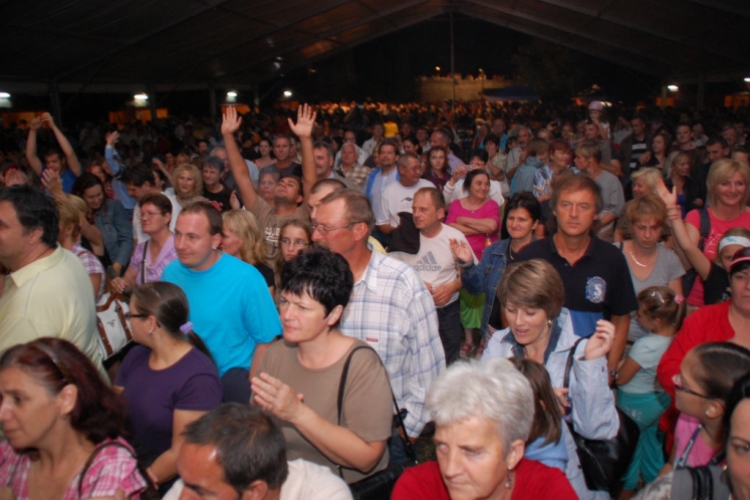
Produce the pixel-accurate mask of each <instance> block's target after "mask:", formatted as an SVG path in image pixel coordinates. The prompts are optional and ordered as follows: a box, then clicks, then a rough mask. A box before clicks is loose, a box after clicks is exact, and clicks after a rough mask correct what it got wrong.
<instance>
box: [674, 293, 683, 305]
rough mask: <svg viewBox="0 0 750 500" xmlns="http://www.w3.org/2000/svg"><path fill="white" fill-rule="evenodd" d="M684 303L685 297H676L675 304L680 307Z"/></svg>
mask: <svg viewBox="0 0 750 500" xmlns="http://www.w3.org/2000/svg"><path fill="white" fill-rule="evenodd" d="M683 302H685V297H683V296H682V295H675V297H674V303H675V304H677V305H680V304H682V303H683Z"/></svg>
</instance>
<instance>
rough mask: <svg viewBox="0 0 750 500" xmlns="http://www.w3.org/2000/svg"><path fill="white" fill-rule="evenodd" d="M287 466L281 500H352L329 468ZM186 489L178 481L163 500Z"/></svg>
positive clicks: (296, 463) (301, 462) (298, 462)
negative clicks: (287, 473)
mask: <svg viewBox="0 0 750 500" xmlns="http://www.w3.org/2000/svg"><path fill="white" fill-rule="evenodd" d="M287 464H288V465H289V475H288V476H287V478H286V481H284V484H283V485H281V493H280V495H279V499H280V500H352V492H351V491H350V490H349V487H348V486H347V485H346V483H345V482H344V480H343V479H341V478H339V477H337V476H335V475H334V474H333V473H332V472H331V471H330V470H329V469H328V467H323V466H322V465H318V464H314V463H312V462H308V461H306V460H302V459H301V458H300V459H297V460H292V461H291V462H287ZM184 487H185V483H183V482H182V479H178V480H177V482H175V483H174V485H173V486H172V487H171V488H170V489H169V491H168V492H167V494H166V495H165V496H164V497H163V499H162V500H178V499H179V498H180V495H181V494H182V490H183V488H184Z"/></svg>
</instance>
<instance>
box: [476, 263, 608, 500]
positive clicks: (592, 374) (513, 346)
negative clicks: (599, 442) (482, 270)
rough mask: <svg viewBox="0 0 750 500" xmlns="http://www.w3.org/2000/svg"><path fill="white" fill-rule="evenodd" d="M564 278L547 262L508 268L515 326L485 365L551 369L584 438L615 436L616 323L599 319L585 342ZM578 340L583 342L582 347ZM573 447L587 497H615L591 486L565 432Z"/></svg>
mask: <svg viewBox="0 0 750 500" xmlns="http://www.w3.org/2000/svg"><path fill="white" fill-rule="evenodd" d="M564 295H565V292H564V288H563V283H562V279H561V278H560V275H559V274H558V273H557V271H556V270H555V268H554V267H552V265H551V264H549V263H548V262H547V261H544V260H541V259H534V260H529V261H526V262H521V263H518V264H513V265H511V266H509V267H508V268H506V270H505V273H504V274H503V279H502V281H501V282H500V286H499V287H498V291H497V299H498V302H499V303H500V305H501V306H502V308H503V311H504V312H505V317H506V319H507V320H508V325H509V328H506V329H505V330H500V331H498V332H495V334H494V335H493V336H492V338H491V339H490V341H489V342H488V343H487V348H486V350H485V351H484V357H483V358H482V360H483V361H489V360H491V359H493V358H511V357H516V358H529V359H532V360H534V361H536V362H537V363H541V364H543V365H544V366H545V368H547V371H548V372H549V375H550V379H551V381H552V386H553V387H554V388H555V392H556V393H557V395H558V397H559V398H560V400H561V401H562V402H563V404H564V406H565V407H566V408H567V409H570V410H572V411H571V415H570V418H571V419H572V423H573V426H574V428H575V430H576V432H578V433H579V434H580V435H581V436H583V437H585V438H589V439H610V438H613V437H614V436H615V435H616V434H617V431H618V430H619V428H620V419H619V417H618V415H617V409H616V407H615V399H614V396H613V394H612V391H611V390H610V388H609V380H608V375H607V354H608V353H609V350H610V349H611V348H612V343H613V341H614V335H615V334H614V325H613V324H612V323H610V322H609V321H604V320H599V321H598V322H597V325H596V331H595V332H594V334H593V335H592V336H591V337H590V338H588V339H581V337H579V336H578V335H576V333H575V331H574V329H573V321H572V319H571V315H570V312H569V311H568V310H567V309H566V308H564V307H562V304H563V299H564ZM577 342H578V344H577ZM571 349H575V357H574V362H573V365H572V369H571V370H570V380H569V384H568V387H567V389H564V388H563V380H564V378H565V367H566V363H567V360H568V356H569V354H570V352H571ZM565 444H566V447H567V449H568V469H567V471H566V474H567V476H568V479H569V480H570V483H571V485H572V486H573V488H575V491H576V493H577V494H578V496H579V497H580V498H581V499H590V498H599V497H601V498H609V494H608V493H607V492H603V491H602V492H593V491H589V490H588V489H587V488H586V484H585V480H584V478H583V473H582V471H581V468H580V467H579V461H578V455H577V453H576V446H575V442H574V441H573V439H572V436H571V435H570V434H569V433H565Z"/></svg>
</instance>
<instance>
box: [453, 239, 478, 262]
mask: <svg viewBox="0 0 750 500" xmlns="http://www.w3.org/2000/svg"><path fill="white" fill-rule="evenodd" d="M449 243H450V246H451V253H452V254H453V258H454V259H457V260H460V261H461V262H474V252H472V250H471V248H469V245H467V244H466V242H465V241H458V240H456V239H451V240H449Z"/></svg>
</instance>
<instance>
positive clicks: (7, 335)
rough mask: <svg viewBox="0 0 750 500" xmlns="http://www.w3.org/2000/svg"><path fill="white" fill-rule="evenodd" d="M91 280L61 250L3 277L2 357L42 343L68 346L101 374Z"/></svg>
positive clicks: (0, 312) (0, 305) (0, 311)
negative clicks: (15, 349) (16, 348)
mask: <svg viewBox="0 0 750 500" xmlns="http://www.w3.org/2000/svg"><path fill="white" fill-rule="evenodd" d="M96 325H97V323H96V305H95V304H94V293H93V290H92V289H91V280H90V279H89V275H88V274H87V273H86V270H85V269H84V267H83V264H81V261H80V260H78V257H76V256H75V255H74V254H73V253H72V252H69V251H67V250H65V249H64V248H62V247H57V249H56V250H55V251H54V252H52V254H50V255H48V256H47V257H43V258H41V259H39V260H35V261H34V262H32V263H31V264H28V265H26V266H24V267H22V268H21V269H19V270H18V271H15V272H13V273H11V274H9V275H8V276H6V277H5V290H4V291H3V295H2V296H1V297H0V352H2V351H5V350H6V349H8V348H9V347H13V346H14V345H17V344H24V343H26V342H31V341H32V340H35V339H38V338H40V337H56V338H59V339H64V340H68V341H70V342H72V343H73V344H75V345H76V347H78V348H79V349H80V350H81V351H83V353H84V354H86V355H87V356H88V357H89V359H91V361H93V363H94V365H95V366H96V367H97V368H98V369H99V370H100V371H101V373H102V374H104V371H103V369H102V358H101V354H100V352H99V349H98V345H97V338H98V335H99V333H98V330H97V326H96Z"/></svg>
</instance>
